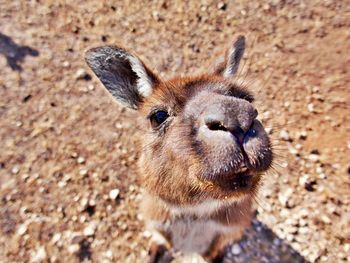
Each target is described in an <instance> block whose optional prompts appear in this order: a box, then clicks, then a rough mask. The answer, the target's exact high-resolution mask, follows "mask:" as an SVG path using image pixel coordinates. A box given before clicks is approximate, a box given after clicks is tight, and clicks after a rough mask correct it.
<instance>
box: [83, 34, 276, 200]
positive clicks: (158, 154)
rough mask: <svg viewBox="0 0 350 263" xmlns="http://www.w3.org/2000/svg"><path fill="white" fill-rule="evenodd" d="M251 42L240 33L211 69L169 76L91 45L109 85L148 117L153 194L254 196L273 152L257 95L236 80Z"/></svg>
mask: <svg viewBox="0 0 350 263" xmlns="http://www.w3.org/2000/svg"><path fill="white" fill-rule="evenodd" d="M244 49H245V38H244V37H243V36H239V37H237V38H236V39H235V40H234V41H233V43H232V45H231V46H230V48H229V49H228V50H227V51H226V53H225V55H224V56H222V57H220V58H219V59H218V60H217V61H216V63H215V65H214V67H213V68H211V69H210V70H208V72H206V73H204V74H201V75H198V76H188V77H177V78H173V79H169V80H161V79H160V78H159V77H158V76H157V75H156V74H155V73H153V72H152V71H151V70H150V69H149V68H148V67H147V66H146V65H145V64H144V63H143V62H142V61H141V60H140V59H139V58H138V57H137V56H135V55H133V54H131V53H129V52H128V51H126V50H125V49H123V48H121V47H117V46H103V47H98V48H94V49H91V50H89V51H88V52H87V54H86V61H87V63H88V65H89V66H90V67H91V68H92V70H93V71H94V73H95V74H96V76H97V77H98V78H99V79H100V80H101V82H102V84H103V85H104V86H105V87H106V89H107V90H108V91H109V92H110V93H111V94H112V95H113V97H114V98H115V99H116V100H117V101H119V102H120V103H122V104H123V105H126V106H128V107H129V108H131V109H134V110H137V111H138V113H139V114H140V116H141V117H142V118H141V121H142V123H141V124H140V125H141V126H142V127H143V130H142V132H141V140H142V143H143V147H142V150H141V153H140V156H141V157H140V160H139V166H140V176H142V177H143V186H144V187H145V188H146V189H147V191H148V192H150V193H151V194H153V195H156V196H158V197H159V198H161V199H162V200H163V201H165V202H167V203H169V204H172V205H186V204H188V205H190V204H196V203H199V202H203V201H205V200H208V199H217V200H224V199H239V198H241V197H244V196H252V195H254V193H255V190H256V189H257V186H258V185H259V181H260V179H261V176H262V174H263V172H264V171H266V170H267V169H269V167H270V165H271V162H272V151H271V147H270V141H269V138H268V135H267V133H266V132H265V130H264V128H263V126H262V124H261V123H260V122H259V121H258V120H257V116H258V111H257V110H256V108H255V106H254V104H253V102H254V97H253V95H252V94H251V93H250V92H249V91H248V90H247V88H246V87H243V86H240V85H238V84H237V83H236V82H235V81H234V76H235V75H236V73H237V69H238V66H239V63H240V60H241V58H242V55H243V53H244Z"/></svg>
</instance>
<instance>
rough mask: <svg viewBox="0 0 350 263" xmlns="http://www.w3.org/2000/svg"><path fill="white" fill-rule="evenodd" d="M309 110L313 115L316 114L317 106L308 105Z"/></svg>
mask: <svg viewBox="0 0 350 263" xmlns="http://www.w3.org/2000/svg"><path fill="white" fill-rule="evenodd" d="M307 110H308V111H309V112H311V113H313V112H315V106H314V105H313V104H312V103H309V104H308V105H307Z"/></svg>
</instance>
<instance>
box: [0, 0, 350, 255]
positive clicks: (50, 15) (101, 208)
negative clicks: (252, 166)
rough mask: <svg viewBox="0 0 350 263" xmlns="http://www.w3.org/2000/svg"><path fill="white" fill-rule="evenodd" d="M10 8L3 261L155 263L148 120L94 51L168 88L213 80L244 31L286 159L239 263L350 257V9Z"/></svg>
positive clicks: (332, 5) (0, 30) (4, 9)
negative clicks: (133, 63) (144, 132)
mask: <svg viewBox="0 0 350 263" xmlns="http://www.w3.org/2000/svg"><path fill="white" fill-rule="evenodd" d="M113 2H114V3H113ZM0 6H1V9H0V143H1V144H0V145H1V150H0V202H1V206H0V262H146V258H147V246H148V243H149V235H148V233H147V232H144V230H143V222H142V218H141V217H140V216H139V215H138V210H137V207H138V204H139V201H140V199H141V198H142V196H141V195H140V182H139V180H138V178H137V173H136V164H135V163H136V160H137V158H138V154H137V152H138V150H139V146H138V143H137V138H138V136H139V135H140V131H139V129H138V128H137V126H136V125H135V116H136V115H135V113H134V112H132V111H130V110H127V109H125V108H122V107H121V106H119V105H117V104H116V103H114V102H113V101H112V99H111V97H109V96H107V93H106V92H105V91H104V90H103V88H102V87H101V85H100V83H99V82H98V81H97V79H96V78H95V77H94V76H93V75H92V73H91V72H90V71H89V69H88V68H87V66H86V64H85V62H84V60H83V57H84V51H86V50H87V49H88V48H91V47H94V46H98V45H104V44H107V43H109V44H113V43H119V44H121V45H124V46H125V47H127V48H129V49H131V50H133V51H135V52H136V53H138V54H139V55H140V56H141V57H142V58H143V59H144V60H146V61H147V62H148V64H149V65H152V66H153V67H154V69H155V70H157V71H158V72H161V75H162V76H163V77H164V78H166V77H170V76H174V75H175V74H183V75H185V74H193V73H194V72H198V71H202V70H205V65H206V62H207V61H208V60H210V59H213V57H214V54H215V53H217V52H218V51H220V50H221V49H222V48H223V47H225V46H226V45H227V44H228V43H229V41H230V39H231V37H232V36H233V34H234V33H237V32H243V33H244V34H245V35H246V36H247V42H248V48H247V52H246V55H245V57H244V60H245V61H244V62H243V64H244V67H243V70H242V71H241V75H242V76H243V77H245V81H246V82H247V83H248V84H249V85H250V86H251V89H252V90H253V92H255V94H256V97H257V98H258V101H257V105H258V109H259V112H260V115H261V116H262V119H263V121H264V122H265V123H266V125H267V127H268V130H269V131H270V133H271V136H272V137H273V138H274V145H275V148H276V149H275V151H276V161H275V165H274V169H273V170H272V171H271V172H270V173H268V174H267V175H266V176H265V180H264V181H265V185H264V188H263V189H262V191H261V194H260V196H259V198H258V204H257V216H256V219H255V220H254V223H253V226H252V228H251V229H249V230H247V233H246V235H245V237H244V238H243V240H241V241H240V242H239V243H237V244H234V245H232V246H231V247H228V249H227V256H226V259H225V260H226V262H350V194H349V193H350V191H349V190H350V157H349V156H350V136H349V134H350V112H349V110H350V107H349V102H350V92H349V89H350V87H349V83H350V72H349V67H350V55H349V50H350V30H349V28H350V1H348V0H345V1H321V0H312V1H289V0H271V1H265V2H262V1H246V0H244V1H243V0H238V1H229V0H228V1H222V2H217V1H209V0H207V1H206V0H203V1H164V0H163V1H97V0H96V1H60V0H57V1H52V0H46V1H38V0H37V1H6V0H0ZM248 79H249V82H248ZM250 79H252V80H253V81H250ZM112 190H114V191H112ZM116 195H117V197H116Z"/></svg>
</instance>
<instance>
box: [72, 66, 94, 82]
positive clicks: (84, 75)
mask: <svg viewBox="0 0 350 263" xmlns="http://www.w3.org/2000/svg"><path fill="white" fill-rule="evenodd" d="M75 79H77V80H80V79H84V80H91V75H90V74H89V73H87V72H86V70H85V69H83V68H81V69H78V70H77V72H76V73H75Z"/></svg>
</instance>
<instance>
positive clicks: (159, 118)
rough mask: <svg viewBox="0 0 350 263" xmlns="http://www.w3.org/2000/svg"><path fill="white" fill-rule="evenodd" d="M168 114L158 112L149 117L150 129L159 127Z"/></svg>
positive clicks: (161, 111)
mask: <svg viewBox="0 0 350 263" xmlns="http://www.w3.org/2000/svg"><path fill="white" fill-rule="evenodd" d="M168 117H169V114H168V113H167V112H166V111H163V110H160V111H157V112H155V113H153V114H152V115H151V117H150V121H151V125H152V128H157V127H158V126H159V125H161V124H162V123H163V122H164V121H165V120H166V119H167V118H168Z"/></svg>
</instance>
